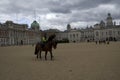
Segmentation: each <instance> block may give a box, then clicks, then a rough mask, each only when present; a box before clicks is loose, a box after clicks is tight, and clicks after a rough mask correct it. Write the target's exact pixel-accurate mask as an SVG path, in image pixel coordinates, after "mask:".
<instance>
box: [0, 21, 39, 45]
mask: <svg viewBox="0 0 120 80" xmlns="http://www.w3.org/2000/svg"><path fill="white" fill-rule="evenodd" d="M40 37H41V31H40V30H39V24H38V23H37V22H36V21H34V22H33V23H32V24H31V28H28V25H27V24H17V23H14V22H12V21H6V22H5V23H3V24H2V23H1V24H0V46H9V45H27V44H34V43H36V42H38V41H39V40H40Z"/></svg>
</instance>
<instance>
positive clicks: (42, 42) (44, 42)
mask: <svg viewBox="0 0 120 80" xmlns="http://www.w3.org/2000/svg"><path fill="white" fill-rule="evenodd" d="M46 42H47V36H46V33H44V35H43V37H42V39H41V44H42V48H43V47H44V46H45V44H46Z"/></svg>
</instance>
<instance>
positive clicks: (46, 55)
mask: <svg viewBox="0 0 120 80" xmlns="http://www.w3.org/2000/svg"><path fill="white" fill-rule="evenodd" d="M45 60H47V51H45Z"/></svg>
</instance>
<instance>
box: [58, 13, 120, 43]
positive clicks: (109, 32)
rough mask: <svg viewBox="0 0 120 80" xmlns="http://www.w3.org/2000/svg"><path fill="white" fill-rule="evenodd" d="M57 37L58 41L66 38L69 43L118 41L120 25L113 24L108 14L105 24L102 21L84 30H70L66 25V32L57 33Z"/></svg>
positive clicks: (119, 38) (119, 39)
mask: <svg viewBox="0 0 120 80" xmlns="http://www.w3.org/2000/svg"><path fill="white" fill-rule="evenodd" d="M57 36H58V37H57V39H58V40H63V39H64V38H66V39H68V40H69V42H84V41H87V42H92V41H108V40H109V41H120V25H116V24H115V22H114V23H113V18H112V17H111V14H110V13H108V16H107V18H106V21H105V22H104V21H103V20H102V21H101V22H100V23H98V24H95V25H94V26H93V27H92V26H90V27H86V28H85V29H72V28H71V26H70V24H68V25H67V30H65V31H63V32H59V33H58V35H57Z"/></svg>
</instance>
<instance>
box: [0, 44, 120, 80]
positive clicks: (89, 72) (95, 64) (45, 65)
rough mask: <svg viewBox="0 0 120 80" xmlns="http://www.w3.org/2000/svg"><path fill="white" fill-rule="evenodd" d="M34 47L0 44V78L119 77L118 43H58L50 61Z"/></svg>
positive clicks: (69, 79) (78, 79) (66, 79)
mask: <svg viewBox="0 0 120 80" xmlns="http://www.w3.org/2000/svg"><path fill="white" fill-rule="evenodd" d="M34 48H35V47H33V46H32V45H29V46H10V47H0V80H120V42H111V43H110V44H109V45H107V44H100V45H99V44H97V45H96V44H95V43H69V44H58V46H57V49H55V50H53V55H54V60H53V61H51V60H50V55H49V54H48V56H47V58H48V60H47V61H45V59H44V52H43V53H42V60H40V59H36V56H35V55H34Z"/></svg>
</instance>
